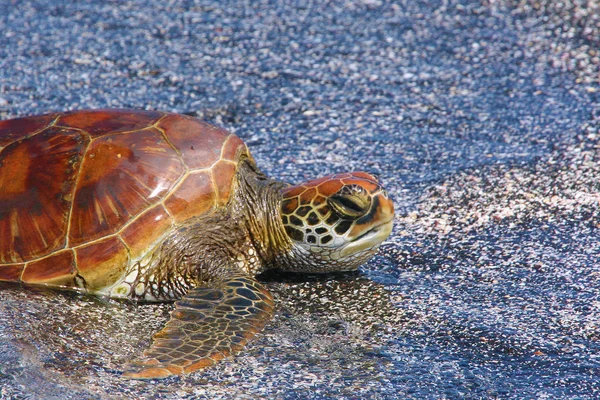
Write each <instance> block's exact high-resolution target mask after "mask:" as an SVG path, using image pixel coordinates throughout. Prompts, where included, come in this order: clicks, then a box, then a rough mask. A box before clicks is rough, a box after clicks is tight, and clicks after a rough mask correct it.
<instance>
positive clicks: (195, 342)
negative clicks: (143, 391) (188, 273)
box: [124, 274, 274, 379]
mask: <svg viewBox="0 0 600 400" xmlns="http://www.w3.org/2000/svg"><path fill="white" fill-rule="evenodd" d="M273 309H274V305H273V298H272V297H271V294H270V293H269V292H268V291H267V290H266V289H264V288H263V287H262V285H261V284H259V283H258V282H257V281H256V280H254V279H253V278H251V277H249V276H248V275H243V274H237V275H234V276H230V277H228V278H224V279H221V280H219V281H216V282H215V281H212V282H210V286H209V285H205V286H203V287H199V288H196V289H193V290H191V291H190V292H189V293H188V295H187V296H185V297H184V298H183V299H181V300H180V301H178V302H176V303H175V310H173V312H172V313H171V319H170V320H169V322H168V323H167V325H166V326H165V328H164V329H163V330H161V331H160V332H158V333H157V334H156V335H154V342H153V344H152V346H151V347H150V349H149V350H147V351H146V352H145V353H144V359H143V360H140V361H137V362H134V363H132V364H130V366H129V367H130V368H129V371H128V372H126V373H125V374H124V376H125V377H126V378H130V379H155V378H166V377H168V376H170V375H179V374H185V373H190V372H192V371H196V370H198V369H201V368H205V367H208V366H210V365H212V364H214V363H215V362H217V361H219V360H221V359H223V358H225V357H227V356H229V355H232V354H235V353H237V352H239V351H240V350H242V349H243V348H244V346H245V345H246V343H248V341H249V340H250V339H252V338H253V337H254V336H255V335H256V333H257V332H260V331H261V330H262V329H263V328H264V326H265V325H266V323H267V322H268V321H269V320H270V319H271V317H272V315H273Z"/></svg>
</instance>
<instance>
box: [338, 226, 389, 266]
mask: <svg viewBox="0 0 600 400" xmlns="http://www.w3.org/2000/svg"><path fill="white" fill-rule="evenodd" d="M393 226H394V219H393V218H392V219H390V220H389V221H386V222H383V223H381V224H379V225H376V226H374V227H373V228H371V229H369V230H368V231H366V232H365V233H363V234H362V235H360V236H358V237H357V238H355V239H354V240H352V241H351V242H349V243H348V244H346V245H345V246H344V247H343V248H342V250H341V252H340V255H341V256H342V257H345V256H348V255H352V254H355V253H358V252H360V251H363V250H367V249H371V248H373V247H376V246H378V245H380V244H381V242H383V241H384V240H385V239H387V237H388V236H390V233H392V227H393Z"/></svg>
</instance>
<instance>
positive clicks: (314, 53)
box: [0, 0, 600, 399]
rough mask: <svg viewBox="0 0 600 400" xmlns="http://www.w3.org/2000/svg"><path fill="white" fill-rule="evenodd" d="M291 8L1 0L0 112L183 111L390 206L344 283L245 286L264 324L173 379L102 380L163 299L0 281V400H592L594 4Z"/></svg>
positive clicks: (285, 169) (280, 160)
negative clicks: (253, 335)
mask: <svg viewBox="0 0 600 400" xmlns="http://www.w3.org/2000/svg"><path fill="white" fill-rule="evenodd" d="M306 4H307V5H305V6H299V5H297V4H296V3H294V2H292V3H291V4H288V3H286V2H279V1H278V2H266V1H265V2H249V3H247V4H241V5H240V3H237V2H231V3H229V2H223V1H221V2H211V1H186V2H177V3H175V2H174V3H172V4H171V3H165V2H155V1H146V2H145V3H144V5H143V6H141V5H140V4H139V3H133V2H129V3H128V2H91V1H90V2H79V3H78V4H77V5H71V4H69V3H68V2H62V1H36V2H33V1H31V2H17V3H13V2H9V1H1V0H0V32H2V34H1V35H0V116H1V117H2V118H9V117H15V116H20V115H26V114H39V113H43V112H47V111H58V110H65V109H75V108H93V107H136V108H149V109H160V110H167V111H177V112H185V113H189V114H192V115H198V116H200V117H203V118H206V119H208V120H210V121H212V122H215V123H217V124H219V125H222V126H225V127H227V128H228V129H230V130H232V131H235V132H236V133H237V134H238V135H239V136H240V137H242V138H243V139H244V140H245V141H246V142H247V143H248V144H249V145H250V148H251V150H252V152H253V154H254V156H255V158H256V159H257V161H258V163H259V165H260V166H261V168H263V170H264V171H265V172H267V173H268V174H269V175H271V176H274V177H279V178H281V179H282V180H286V181H291V182H297V181H300V180H303V179H305V178H310V177H315V176H318V175H322V174H326V173H332V172H339V171H344V170H357V169H364V170H367V171H370V172H373V173H376V174H378V175H379V176H380V177H381V178H382V180H383V181H384V182H385V183H386V187H387V189H388V190H389V192H390V193H391V194H392V196H393V198H394V200H395V205H396V209H397V210H398V212H397V218H396V225H395V228H394V232H393V234H392V236H391V237H390V239H389V240H388V241H387V242H386V243H385V244H384V245H383V246H382V249H381V252H380V254H379V255H378V256H377V257H376V258H374V259H373V260H372V261H370V262H369V263H368V264H367V265H365V266H364V267H363V268H362V269H361V272H360V274H350V275H347V274H342V275H334V276H328V277H321V278H317V277H307V278H306V279H301V278H299V277H295V276H293V277H292V276H283V277H281V276H266V277H263V279H265V280H266V281H267V284H268V286H269V287H270V288H271V289H272V290H273V291H274V292H275V293H276V296H277V298H278V300H279V302H278V304H279V308H278V312H277V315H276V317H275V319H274V321H273V322H272V323H271V324H270V325H269V326H268V327H267V329H266V330H265V332H264V333H263V334H261V335H260V336H259V337H258V338H257V340H255V341H254V342H252V344H251V345H250V346H249V347H248V348H247V349H246V350H245V351H244V352H242V354H240V355H238V356H236V357H234V358H232V359H228V360H226V361H224V362H222V363H221V364H219V365H217V366H215V367H212V368H210V369H207V370H206V371H203V372H200V373H195V374H192V375H189V376H185V377H174V378H169V379H166V380H163V381H152V382H130V381H125V380H122V379H121V378H120V371H121V366H122V365H123V364H124V363H125V362H126V361H127V360H128V359H130V358H131V357H133V356H135V355H136V354H139V353H140V352H141V351H142V350H143V349H144V348H146V347H147V346H148V344H149V341H150V337H151V335H152V333H154V332H156V331H157V330H158V329H160V327H161V326H162V325H163V324H164V323H165V321H166V320H167V319H168V314H169V312H170V310H171V305H169V304H160V305H135V304H130V303H128V302H119V301H114V300H108V299H102V298H96V297H90V296H81V295H79V294H74V293H58V292H52V291H44V290H39V289H31V288H21V287H18V286H15V285H3V286H2V288H1V289H0V320H1V321H2V322H1V323H0V385H1V388H0V398H32V399H33V398H35V399H37V398H111V397H116V398H121V397H123V396H126V397H135V398H204V397H205V398H260V397H269V398H285V399H295V398H328V397H331V398H419V399H421V398H451V399H454V398H457V399H458V398H518V399H522V398H578V399H580V398H590V399H592V398H597V397H599V396H600V360H599V359H598V357H599V356H598V354H600V348H599V346H600V345H599V333H598V332H599V331H598V329H599V325H600V312H599V311H598V310H599V309H600V307H599V306H600V297H599V295H598V293H600V256H599V255H600V240H599V239H600V233H599V231H600V206H599V202H600V185H599V183H598V182H599V181H598V176H600V142H599V139H600V132H599V126H600V124H599V122H598V121H599V116H600V101H599V97H600V86H599V84H598V83H599V81H598V79H599V78H598V71H599V65H600V61H599V60H598V54H599V53H598V52H599V51H600V46H599V42H598V40H597V38H598V37H600V32H599V31H598V25H597V12H595V11H594V8H593V6H594V5H595V4H596V2H586V3H582V2H572V3H560V4H563V6H558V5H557V4H558V3H556V4H555V3H552V2H527V1H523V2H519V3H512V2H504V1H501V2H489V3H488V2H485V1H482V2H467V1H464V2H461V1H451V2H436V1H427V2H418V3H417V2H399V3H397V2H394V3H388V2H384V1H366V0H365V1H348V2H344V3H321V2H316V3H314V4H313V3H310V2H307V3H306ZM307 293H309V294H310V293H316V294H318V300H317V299H314V298H313V299H312V300H311V298H310V297H307Z"/></svg>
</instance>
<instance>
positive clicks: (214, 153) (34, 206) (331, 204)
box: [0, 110, 394, 379]
mask: <svg viewBox="0 0 600 400" xmlns="http://www.w3.org/2000/svg"><path fill="white" fill-rule="evenodd" d="M393 215H394V209H393V205H392V202H391V200H390V199H389V198H388V195H387V193H386V191H385V190H384V189H383V188H382V187H381V185H380V183H379V182H378V181H377V179H376V178H374V177H373V176H371V175H369V174H367V173H364V172H352V173H344V174H336V175H330V176H326V177H324V178H320V179H317V180H313V181H309V182H306V183H303V184H300V185H296V186H288V185H285V184H283V183H280V182H277V181H274V180H272V179H269V178H267V177H266V176H265V175H264V174H262V173H261V172H260V171H259V170H258V169H257V167H256V165H255V163H254V160H253V159H252V156H251V155H250V153H249V151H248V148H247V147H246V145H245V144H244V143H243V142H242V141H241V140H240V139H239V138H238V137H237V136H235V135H233V134H230V133H228V132H226V131H224V130H222V129H220V128H217V127H214V126H212V125H209V124H207V123H205V122H202V121H199V120H196V119H194V118H190V117H187V116H182V115H175V114H167V113H160V112H148V111H132V110H95V111H76V112H68V113H62V114H50V115H43V116H37V117H28V118H21V119H14V120H7V121H2V122H0V280H2V281H13V282H23V283H26V284H32V285H45V286H49V287H57V288H65V289H73V290H80V291H83V292H87V293H91V294H98V295H104V296H109V297H112V298H126V299H132V300H139V301H169V300H177V299H178V301H177V302H176V303H175V309H174V311H173V312H172V313H171V318H170V320H169V321H168V322H167V324H166V326H165V327H164V328H163V329H162V330H161V331H160V332H158V333H157V334H156V335H155V336H154V341H153V343H152V346H151V347H150V349H148V350H147V351H146V352H145V356H144V358H143V359H142V360H140V361H137V362H134V363H133V364H132V365H130V366H129V367H128V372H127V373H126V374H125V376H127V377H130V378H139V379H144V378H163V377H167V376H169V375H173V374H183V373H189V372H191V371H195V370H198V369H200V368H203V367H206V366H209V365H211V364H213V363H215V362H217V361H218V360H220V359H222V358H224V357H226V356H228V355H230V354H233V353H236V352H239V351H240V350H241V349H242V348H243V347H244V345H245V344H246V343H247V342H248V340H250V339H251V338H252V337H253V336H254V335H255V334H256V333H257V332H259V331H260V330H261V329H262V328H263V327H264V326H265V324H266V323H267V322H268V321H269V320H270V319H271V317H272V315H273V308H274V304H273V298H272V296H271V294H270V293H269V292H268V291H267V290H266V289H265V288H264V287H263V286H262V285H261V284H260V283H259V282H258V281H257V280H255V278H254V276H255V275H256V274H259V273H261V272H263V271H265V270H269V269H279V270H285V271H295V272H313V273H314V272H329V271H348V270H354V269H356V268H357V267H358V266H359V265H360V264H362V263H364V262H365V261H366V260H368V259H369V258H370V257H371V256H372V255H373V254H374V253H375V252H376V250H377V248H378V246H379V244H380V243H381V242H382V241H383V240H384V239H386V238H387V237H388V235H389V234H390V232H391V229H392V219H393Z"/></svg>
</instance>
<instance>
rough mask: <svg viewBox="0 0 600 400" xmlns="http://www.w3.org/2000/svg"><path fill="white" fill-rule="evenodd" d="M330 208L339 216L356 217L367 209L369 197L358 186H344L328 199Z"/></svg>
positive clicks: (369, 203)
mask: <svg viewBox="0 0 600 400" xmlns="http://www.w3.org/2000/svg"><path fill="white" fill-rule="evenodd" d="M328 203H329V205H330V206H331V208H332V209H333V210H334V211H335V212H336V213H337V214H338V215H339V216H340V217H350V218H358V217H361V216H363V215H365V214H366V213H367V211H369V207H370V206H371V198H370V197H369V196H368V195H367V193H366V191H365V190H364V189H363V188H362V187H360V186H356V187H344V188H342V189H341V190H340V191H339V192H337V193H336V194H334V195H333V196H331V197H330V198H329V200H328Z"/></svg>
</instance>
